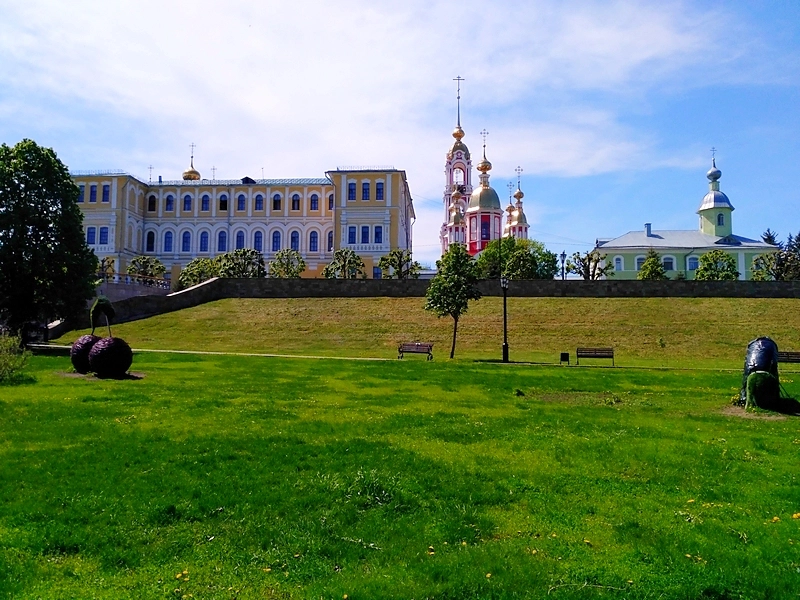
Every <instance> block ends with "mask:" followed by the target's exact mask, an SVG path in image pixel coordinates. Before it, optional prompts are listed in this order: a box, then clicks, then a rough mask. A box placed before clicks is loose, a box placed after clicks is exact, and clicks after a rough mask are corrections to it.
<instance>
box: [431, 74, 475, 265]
mask: <svg viewBox="0 0 800 600" xmlns="http://www.w3.org/2000/svg"><path fill="white" fill-rule="evenodd" d="M453 81H456V82H458V93H457V96H456V102H457V104H456V106H457V120H456V128H455V129H454V130H453V138H455V142H453V145H452V146H451V147H450V149H449V150H448V151H447V155H446V158H445V165H444V175H445V186H444V197H443V204H444V222H443V223H442V228H441V231H440V234H439V241H440V242H441V245H442V254H444V253H445V252H447V248H448V246H449V244H450V243H452V242H454V241H458V242H459V243H464V241H465V240H463V238H461V239H460V240H457V239H451V238H454V237H455V238H457V237H459V236H453V233H454V230H453V228H452V227H448V225H452V224H453V223H454V222H455V223H457V224H462V223H463V215H464V211H465V209H466V203H465V201H464V198H469V197H470V196H471V194H472V159H471V157H470V153H469V148H467V145H466V144H465V143H464V142H463V141H462V140H463V139H464V135H465V134H464V130H463V129H461V82H462V81H465V80H464V79H463V78H462V77H461V76H460V75H459V76H458V77H456V78H455V79H454V80H453ZM456 192H458V193H456ZM454 210H455V211H456V212H457V213H458V215H456V214H454V212H453V211H454ZM457 231H460V230H457Z"/></svg>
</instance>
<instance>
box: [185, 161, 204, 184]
mask: <svg viewBox="0 0 800 600" xmlns="http://www.w3.org/2000/svg"><path fill="white" fill-rule="evenodd" d="M183 179H184V181H200V171H198V170H197V169H195V168H194V157H192V161H191V164H190V166H189V168H188V169H186V170H185V171H184V172H183Z"/></svg>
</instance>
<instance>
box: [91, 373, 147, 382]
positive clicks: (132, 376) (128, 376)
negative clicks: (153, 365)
mask: <svg viewBox="0 0 800 600" xmlns="http://www.w3.org/2000/svg"><path fill="white" fill-rule="evenodd" d="M94 378H95V379H113V380H115V381H139V380H140V379H144V373H133V372H130V373H125V374H124V375H94Z"/></svg>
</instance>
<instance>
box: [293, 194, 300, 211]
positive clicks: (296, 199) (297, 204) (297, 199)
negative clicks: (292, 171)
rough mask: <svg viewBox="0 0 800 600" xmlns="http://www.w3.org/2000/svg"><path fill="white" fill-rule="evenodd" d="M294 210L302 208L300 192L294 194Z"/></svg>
mask: <svg viewBox="0 0 800 600" xmlns="http://www.w3.org/2000/svg"><path fill="white" fill-rule="evenodd" d="M292 210H300V194H292Z"/></svg>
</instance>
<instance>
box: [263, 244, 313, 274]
mask: <svg viewBox="0 0 800 600" xmlns="http://www.w3.org/2000/svg"><path fill="white" fill-rule="evenodd" d="M305 270H306V261H304V260H303V257H302V256H300V253H299V252H298V251H297V250H289V249H288V248H284V249H283V250H279V251H278V253H277V254H276V255H275V260H272V261H270V263H269V276H270V277H274V278H277V279H299V278H300V275H301V274H302V273H303V271H305Z"/></svg>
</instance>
